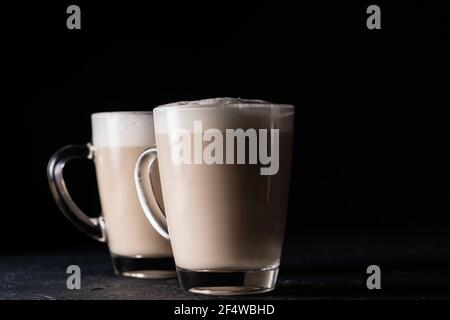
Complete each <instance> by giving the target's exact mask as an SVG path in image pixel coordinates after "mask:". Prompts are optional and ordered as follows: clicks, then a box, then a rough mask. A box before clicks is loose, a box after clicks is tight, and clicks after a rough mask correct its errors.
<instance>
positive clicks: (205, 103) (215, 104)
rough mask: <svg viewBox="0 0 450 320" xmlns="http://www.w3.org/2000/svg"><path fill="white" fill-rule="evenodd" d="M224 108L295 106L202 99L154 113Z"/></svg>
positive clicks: (157, 109) (264, 102)
mask: <svg viewBox="0 0 450 320" xmlns="http://www.w3.org/2000/svg"><path fill="white" fill-rule="evenodd" d="M205 107H211V108H221V107H222V108H223V107H228V108H229V107H238V108H251V107H254V108H255V107H256V108H261V107H266V108H274V107H277V108H293V107H294V106H293V105H289V104H276V103H272V102H268V101H264V100H257V99H242V98H228V97H226V98H211V99H202V100H194V101H179V102H173V103H168V104H164V105H161V106H159V107H157V108H155V110H154V112H158V111H161V109H163V110H166V109H167V108H176V109H180V108H182V109H192V108H205Z"/></svg>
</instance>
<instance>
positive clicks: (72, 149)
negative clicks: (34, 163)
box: [47, 143, 106, 242]
mask: <svg viewBox="0 0 450 320" xmlns="http://www.w3.org/2000/svg"><path fill="white" fill-rule="evenodd" d="M93 158H94V147H93V146H92V145H91V144H90V143H88V144H87V145H69V146H66V147H64V148H62V149H60V150H58V151H57V152H56V153H55V154H54V155H53V156H52V157H51V158H50V161H49V162H48V166H47V177H48V182H49V184H50V190H51V192H52V195H53V198H54V199H55V201H56V204H57V205H58V207H59V208H60V209H61V211H62V212H63V213H64V215H65V216H66V218H67V219H69V221H70V222H72V223H73V224H74V225H75V226H76V227H77V228H78V229H80V230H81V231H83V232H84V233H85V234H87V235H88V236H90V237H92V238H94V239H96V240H98V241H100V242H106V232H105V222H104V219H103V217H102V216H100V217H98V218H90V217H88V216H87V215H86V214H85V213H84V212H83V211H81V209H80V208H78V206H77V205H76V204H75V202H74V201H73V200H72V197H71V196H70V194H69V191H68V190H67V187H66V183H65V182H64V176H63V169H64V166H65V165H66V163H67V162H68V161H70V160H72V159H89V160H93Z"/></svg>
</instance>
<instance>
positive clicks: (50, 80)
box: [0, 1, 450, 259]
mask: <svg viewBox="0 0 450 320" xmlns="http://www.w3.org/2000/svg"><path fill="white" fill-rule="evenodd" d="M393 2H394V1H390V2H389V3H384V2H379V1H374V2H373V1H371V2H364V1H363V2H360V3H356V2H353V1H351V2H350V1H327V2H325V1H310V2H308V3H304V2H298V3H296V4H295V5H294V4H290V3H283V2H280V1H273V2H266V1H258V2H254V3H250V2H247V3H246V4H245V5H243V4H242V3H239V2H230V1H223V2H214V5H212V4H211V3H209V4H207V3H201V4H200V3H197V4H192V3H189V4H179V3H174V2H168V1H156V2H154V1H148V2H146V4H142V3H132V2H125V1H123V2H121V3H111V2H97V1H96V2H95V3H93V1H91V2H87V1H75V2H67V1H59V2H56V1H55V2H54V3H39V6H38V7H37V8H36V11H33V15H34V16H35V17H37V18H38V20H39V21H38V22H39V23H38V24H36V25H35V27H34V28H30V29H29V30H28V37H27V38H25V39H24V42H25V48H26V49H24V50H23V53H24V56H25V60H26V62H27V67H28V71H27V74H26V77H25V78H24V81H25V83H26V85H27V86H28V85H29V90H28V89H27V90H26V92H27V93H26V94H25V95H26V96H27V97H30V98H31V99H30V103H29V105H27V107H28V108H27V112H26V113H24V114H26V116H25V118H26V120H27V123H26V125H27V127H28V129H29V130H30V131H27V132H30V133H32V134H31V157H29V158H27V160H31V164H30V162H28V165H27V166H26V167H24V168H23V170H26V172H28V173H29V171H30V170H31V174H32V181H31V186H29V187H27V194H29V193H30V192H31V198H30V197H27V198H20V200H18V201H20V202H17V203H18V204H19V207H20V208H21V210H18V211H15V212H12V213H11V214H8V215H7V218H6V219H7V223H3V224H1V225H0V228H1V237H2V238H4V241H2V242H1V243H2V244H3V245H2V246H0V251H1V252H5V253H23V252H40V251H61V250H70V249H73V248H81V249H83V248H88V247H94V246H97V247H101V246H102V245H101V244H98V243H96V242H95V241H93V240H90V239H88V238H87V237H86V236H85V235H83V234H81V233H80V232H79V231H78V230H76V229H75V228H74V227H73V226H71V225H70V223H69V222H68V221H67V220H66V219H65V218H64V217H63V215H62V214H61V213H60V212H59V210H58V208H57V207H56V205H55V203H54V201H53V199H52V197H51V195H50V192H49V189H48V185H47V180H46V165H47V161H48V159H49V158H50V157H51V155H52V154H53V153H54V152H55V151H56V150H58V149H59V148H60V147H62V146H64V145H67V144H84V143H86V142H89V141H90V134H91V132H90V114H91V113H93V112H98V111H113V110H149V109H152V108H153V107H155V106H157V105H159V104H163V103H168V102H173V101H178V100H192V99H201V98H208V97H218V96H230V97H243V98H259V99H265V100H270V101H274V102H280V103H292V104H295V105H296V123H295V125H296V130H295V153H294V159H293V173H292V184H291V192H290V193H291V194H290V209H289V214H288V226H287V238H286V243H287V246H289V243H291V242H293V241H295V240H298V239H321V241H324V243H325V244H326V243H327V242H328V243H330V244H332V243H334V242H335V241H338V240H339V239H341V238H343V237H345V238H346V239H347V240H348V241H350V242H352V241H355V242H361V241H366V242H367V243H368V245H370V244H372V245H373V244H378V243H381V244H382V245H381V247H380V249H379V250H380V252H381V254H383V252H384V251H383V250H384V248H386V250H388V249H389V247H391V246H392V245H395V244H398V243H402V244H403V245H404V246H405V248H407V247H408V243H409V242H410V241H413V240H414V239H423V240H424V241H425V243H426V244H425V245H424V246H425V248H424V250H425V249H427V248H426V246H431V247H433V246H437V245H441V246H442V245H443V244H444V245H446V244H447V247H446V248H447V249H448V244H449V243H450V235H449V233H450V232H449V227H450V218H449V213H450V202H449V194H450V193H449V192H450V188H449V180H450V179H449V178H450V174H449V164H450V157H449V140H448V135H447V133H446V131H447V130H448V123H449V121H448V120H449V118H448V115H447V114H448V112H447V110H446V109H447V108H448V107H449V106H450V103H449V88H450V87H449V62H448V61H449V59H448V57H449V56H450V54H449V49H448V46H447V45H448V39H449V38H450V37H449V15H448V13H449V4H448V2H446V1H442V2H436V1H431V2H430V1H395V3H393ZM70 4H78V5H80V7H81V12H82V13H81V20H82V22H81V23H82V29H81V30H68V29H67V28H66V18H67V14H66V13H65V11H66V8H67V6H68V5H70ZM370 4H378V5H379V6H380V7H381V19H382V29H381V30H368V29H367V28H366V19H367V17H368V14H366V8H367V6H368V5H370ZM28 93H29V94H28ZM66 180H67V181H68V183H69V185H68V186H69V189H70V190H71V193H72V194H73V197H74V199H75V200H76V201H77V202H78V203H79V204H80V207H81V208H83V209H84V210H85V211H87V212H89V213H90V214H91V215H92V216H95V215H97V214H98V213H99V212H100V208H99V204H98V199H97V193H96V186H95V177H94V169H93V165H92V164H90V163H88V162H87V161H86V162H74V163H71V164H70V165H69V166H68V167H67V169H66ZM20 194H22V193H20ZM18 198H19V197H18ZM308 237H309V238H308ZM383 239H384V240H383ZM427 239H434V240H430V242H426V241H427ZM308 241H312V240H308ZM325 247H326V246H325ZM419 253H420V248H419ZM300 254H301V252H299V255H300ZM442 258H443V259H448V257H447V258H446V257H442Z"/></svg>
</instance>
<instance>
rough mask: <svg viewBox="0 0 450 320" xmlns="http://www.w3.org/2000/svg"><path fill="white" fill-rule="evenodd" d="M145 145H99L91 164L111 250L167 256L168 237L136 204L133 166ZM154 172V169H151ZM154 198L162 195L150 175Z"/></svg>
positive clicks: (168, 250) (168, 248)
mask: <svg viewBox="0 0 450 320" xmlns="http://www.w3.org/2000/svg"><path fill="white" fill-rule="evenodd" d="M144 149H145V147H101V148H97V149H96V152H95V166H96V172H97V181H98V187H99V192H100V200H101V205H102V211H103V216H104V218H105V222H106V233H107V242H108V246H109V249H110V251H111V253H113V254H115V255H120V256H127V257H135V256H142V257H170V256H172V252H171V249H170V244H169V241H167V240H165V239H163V238H162V237H161V236H160V235H159V234H158V233H157V232H156V231H155V230H154V229H153V227H152V226H151V225H150V223H149V222H148V220H147V218H146V217H145V214H144V212H143V210H142V208H141V205H140V204H139V200H138V197H137V193H136V189H135V184H134V167H135V164H136V161H137V159H138V157H139V155H140V154H141V152H142V150H144ZM155 172H156V174H157V172H158V171H157V170H155ZM152 181H153V185H154V186H155V189H156V190H155V193H156V197H157V199H158V200H160V199H162V196H161V192H160V183H159V177H158V176H154V177H152ZM159 202H160V203H161V201H159Z"/></svg>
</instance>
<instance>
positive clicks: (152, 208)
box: [134, 146, 169, 240]
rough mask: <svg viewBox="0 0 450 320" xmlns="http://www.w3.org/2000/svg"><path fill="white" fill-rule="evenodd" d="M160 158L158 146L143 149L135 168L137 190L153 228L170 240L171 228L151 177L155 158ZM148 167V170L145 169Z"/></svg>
mask: <svg viewBox="0 0 450 320" xmlns="http://www.w3.org/2000/svg"><path fill="white" fill-rule="evenodd" d="M157 159H158V152H157V150H156V146H151V147H149V148H147V149H145V150H144V151H142V153H141V155H140V156H139V159H138V160H137V163H136V167H135V170H134V182H135V184H136V191H137V194H138V198H139V202H140V203H141V207H142V209H143V210H144V213H145V216H146V217H147V219H148V221H150V223H151V224H152V226H153V228H154V229H155V230H156V231H157V232H158V233H159V234H160V235H161V236H162V237H163V238H164V239H167V240H169V230H168V228H167V220H166V216H165V214H164V212H163V210H162V209H161V207H160V206H159V204H158V201H157V200H156V196H155V192H154V190H153V185H152V180H151V179H150V177H151V175H152V170H153V169H154V167H153V165H154V164H155V160H157ZM145 168H147V171H145V170H144V169H145ZM145 172H147V173H148V174H147V177H146V178H147V179H145V180H148V183H147V185H148V187H149V188H148V191H149V192H148V197H147V195H146V192H145V181H144V178H143V177H144V175H145Z"/></svg>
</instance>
